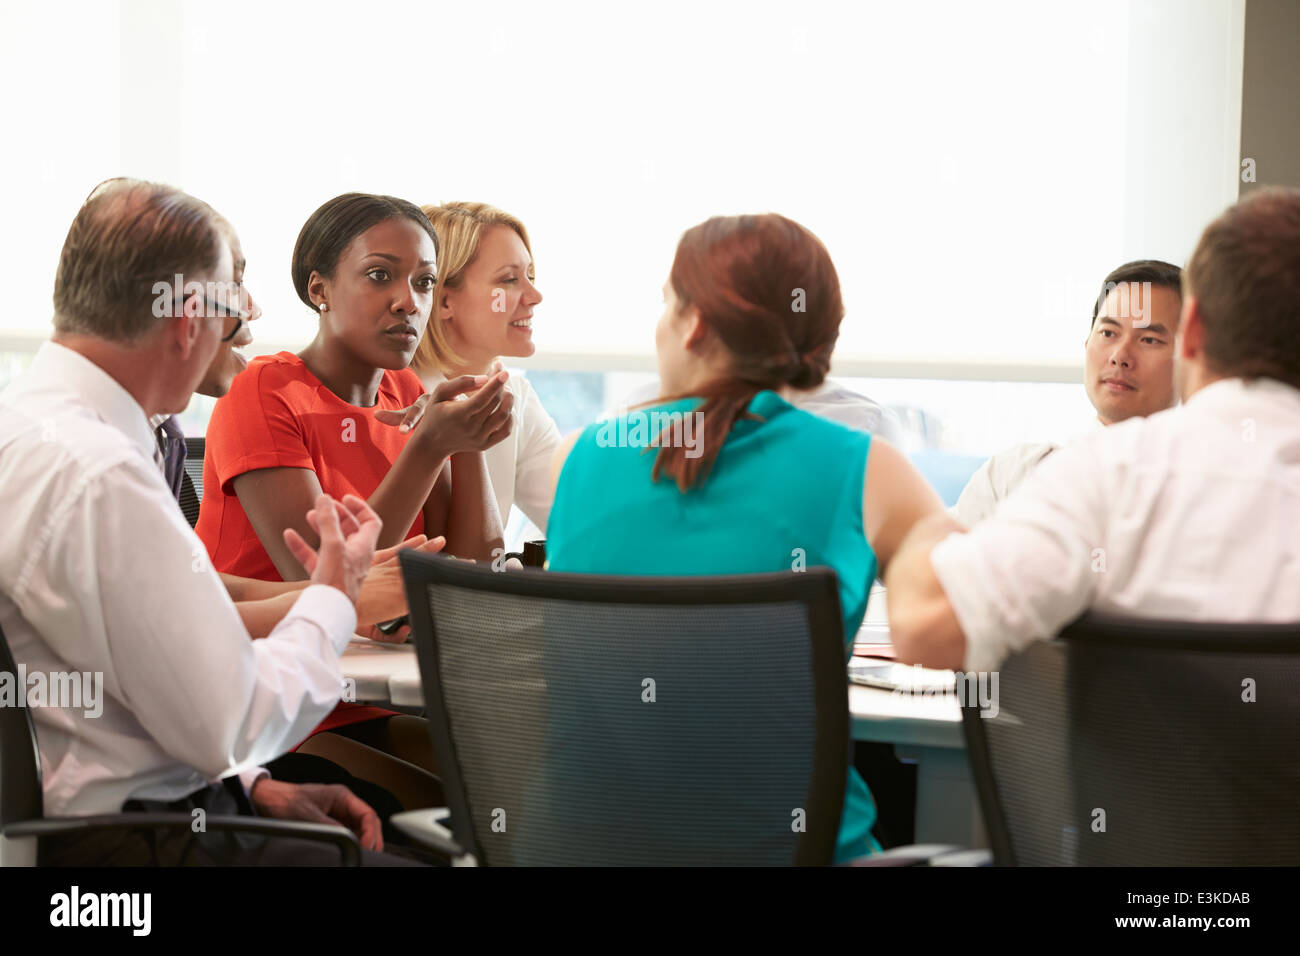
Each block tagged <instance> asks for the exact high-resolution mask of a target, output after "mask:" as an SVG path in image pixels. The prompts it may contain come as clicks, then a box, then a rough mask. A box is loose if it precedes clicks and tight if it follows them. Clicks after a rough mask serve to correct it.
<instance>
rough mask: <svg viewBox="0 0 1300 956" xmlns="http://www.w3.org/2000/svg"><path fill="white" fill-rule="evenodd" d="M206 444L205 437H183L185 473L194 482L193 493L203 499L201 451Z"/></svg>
mask: <svg viewBox="0 0 1300 956" xmlns="http://www.w3.org/2000/svg"><path fill="white" fill-rule="evenodd" d="M206 444H207V439H205V438H186V439H185V473H186V474H187V475H189V476H190V481H191V482H193V483H194V493H195V494H196V495H197V496H198V498H199V500H200V501H202V500H203V451H204V446H205V445H206Z"/></svg>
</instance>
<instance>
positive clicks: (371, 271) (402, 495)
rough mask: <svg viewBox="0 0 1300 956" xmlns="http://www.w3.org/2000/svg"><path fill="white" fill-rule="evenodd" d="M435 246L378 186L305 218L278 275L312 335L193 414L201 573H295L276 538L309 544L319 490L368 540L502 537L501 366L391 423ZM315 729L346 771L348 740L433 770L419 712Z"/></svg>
mask: <svg viewBox="0 0 1300 956" xmlns="http://www.w3.org/2000/svg"><path fill="white" fill-rule="evenodd" d="M436 255H437V240H436V237H435V235H434V232H433V227H432V225H431V224H430V223H429V220H428V218H427V217H425V215H424V213H423V212H421V211H420V209H419V208H418V207H416V206H414V205H413V204H411V203H408V202H406V201H404V200H401V199H395V198H393V197H390V196H373V195H368V194H363V193H348V194H346V195H343V196H338V197H336V198H335V199H332V200H330V201H329V202H327V203H325V205H323V206H321V207H320V208H319V209H317V210H316V212H315V213H313V214H312V216H311V218H309V219H308V220H307V223H306V225H304V226H303V228H302V232H301V233H300V234H299V236H298V242H297V244H296V246H295V248H294V255H293V267H292V272H293V282H294V287H295V288H296V289H297V292H298V297H299V298H300V299H302V301H303V302H304V303H306V304H307V305H308V306H309V307H310V308H312V310H313V311H315V312H316V313H317V314H318V315H319V317H320V329H319V331H318V333H317V335H316V338H315V339H314V340H313V341H312V343H311V344H310V345H308V346H307V347H306V348H305V349H303V350H302V352H300V353H298V354H297V355H294V354H292V353H289V352H281V353H279V354H277V355H268V356H262V357H260V358H258V359H255V360H254V361H253V362H252V363H250V364H249V367H248V368H247V369H246V370H245V371H244V372H242V373H241V374H240V375H238V376H237V377H236V378H235V381H234V384H233V386H232V387H231V389H230V392H229V393H228V394H227V395H226V396H225V397H223V398H222V399H220V400H219V401H218V402H217V405H216V408H215V409H214V410H213V413H212V418H211V421H210V422H209V424H208V430H207V451H206V455H205V460H204V465H203V469H204V475H203V477H204V497H203V506H202V510H201V512H200V515H199V522H198V526H197V527H196V529H195V530H196V532H197V533H198V535H199V537H200V538H201V539H202V540H203V543H204V544H205V545H206V546H207V549H208V553H209V554H210V555H211V557H212V562H213V564H214V565H215V567H216V568H217V570H219V571H223V572H226V573H229V574H236V575H240V576H243V577H250V578H259V579H262V580H268V581H275V580H285V581H292V580H301V579H303V578H305V577H306V576H307V572H306V570H305V569H304V568H303V567H302V565H301V564H299V563H298V561H297V559H296V558H294V556H293V554H292V552H291V551H290V549H289V547H288V545H287V544H286V543H285V537H284V536H285V532H286V531H287V530H289V529H292V530H293V531H296V532H297V533H298V534H300V535H302V537H303V538H304V539H306V541H307V542H308V543H309V544H312V545H313V546H314V544H315V542H316V540H317V534H316V530H315V529H314V528H313V527H311V526H310V525H309V523H308V521H307V518H306V516H307V513H308V512H309V511H310V510H311V507H312V504H313V502H314V501H315V499H316V496H317V495H319V494H320V493H321V492H322V491H324V492H325V493H326V494H330V495H333V496H335V497H337V498H339V499H340V500H341V499H342V496H343V495H345V494H355V495H357V496H359V497H361V498H364V499H366V500H367V502H368V503H369V504H370V506H371V508H373V509H374V510H375V512H376V513H378V515H379V517H380V518H381V519H382V520H383V523H384V524H383V530H382V532H381V534H380V540H379V544H378V547H380V548H384V547H389V546H392V545H394V544H397V543H399V542H401V541H403V540H405V539H407V538H410V537H413V536H416V535H419V534H427V535H428V536H429V537H431V538H432V537H436V536H438V535H443V536H445V537H446V541H447V544H446V550H447V551H448V552H450V553H452V554H455V555H458V556H460V557H466V558H476V559H487V558H490V557H492V554H493V550H494V549H495V548H500V547H501V546H502V538H503V535H502V531H501V521H500V517H499V516H498V515H497V509H496V504H495V499H494V498H493V496H492V489H491V485H490V484H489V482H488V478H487V469H486V466H485V464H484V460H483V450H484V449H486V448H490V447H491V446H492V445H494V444H496V443H497V442H499V441H501V440H502V439H503V438H505V437H506V436H507V435H508V434H509V431H510V408H511V402H512V399H511V396H510V392H509V391H508V390H507V389H505V388H504V387H503V386H504V383H505V381H506V378H507V375H506V373H504V372H501V373H498V374H496V375H493V376H478V377H471V376H462V377H461V378H458V379H454V380H452V381H449V382H446V383H444V384H443V385H442V386H440V388H439V389H438V391H437V392H435V393H434V394H433V396H432V399H433V401H432V402H430V403H429V405H428V408H427V410H425V412H424V414H423V416H422V417H421V418H420V419H419V421H418V422H417V424H416V425H415V426H414V427H413V428H411V429H409V431H408V430H407V429H406V427H405V426H401V425H400V424H399V423H400V422H402V412H403V410H404V409H406V408H407V407H408V406H410V405H412V404H414V403H415V400H416V399H417V398H418V397H419V396H420V394H421V393H422V391H423V388H422V387H421V385H420V381H419V379H418V378H417V377H416V375H415V373H414V372H411V371H410V370H409V369H408V368H407V366H408V365H409V364H410V361H411V358H412V356H413V355H414V353H415V349H416V346H417V344H418V343H419V341H420V337H421V336H422V335H423V333H424V328H425V325H426V324H427V322H428V319H429V313H430V310H431V308H432V304H433V286H434V279H435V274H434V265H435V259H436ZM466 393H467V394H466ZM462 394H465V395H466V397H465V398H464V399H462V400H459V401H456V400H453V399H455V398H456V397H457V396H460V395H462ZM498 553H499V552H498ZM372 633H373V632H372ZM326 730H329V731H333V732H334V733H335V734H338V735H342V736H343V737H346V738H349V740H348V741H347V742H345V743H339V742H338V741H337V740H334V741H333V742H332V743H331V742H330V741H323V740H317V741H315V742H314V749H315V750H316V751H317V752H321V753H322V755H323V756H329V757H330V758H331V759H333V760H335V761H336V762H338V763H342V764H343V765H344V766H347V767H348V768H349V769H350V770H352V772H353V773H354V774H356V775H357V776H360V777H367V778H369V779H374V778H375V776H376V774H375V772H374V769H375V767H374V766H372V765H374V764H380V763H382V761H381V760H378V759H377V758H378V757H380V756H381V755H379V754H373V753H366V752H365V751H364V750H360V749H358V747H357V745H358V744H360V745H365V747H366V748H375V749H377V750H379V751H382V752H383V753H387V754H392V755H394V756H397V757H399V758H401V759H403V760H405V761H407V762H408V763H414V764H416V765H417V766H422V767H424V768H426V769H427V770H430V771H432V770H433V757H432V752H431V747H430V745H429V735H428V730H427V727H426V726H425V724H424V722H423V721H422V720H418V719H416V718H410V717H406V716H404V715H396V714H393V713H392V712H390V711H386V710H382V709H380V708H376V707H358V706H356V705H354V704H340V705H339V707H338V708H336V709H335V711H334V713H333V714H331V715H330V717H329V718H327V719H326V721H325V722H324V723H322V724H321V726H320V727H319V728H317V733H318V734H319V733H320V732H321V731H326ZM323 748H324V749H327V750H328V753H326V752H324V749H323ZM340 748H341V750H340ZM367 762H368V763H367ZM359 764H367V765H366V766H360V765H359ZM376 782H381V783H385V785H389V786H390V789H393V790H394V792H395V793H397V795H398V797H399V799H401V798H402V797H403V793H402V791H403V789H405V790H406V791H407V793H408V794H409V787H406V788H404V787H403V786H402V785H400V784H399V785H397V786H392V785H391V784H392V781H391V780H376ZM403 802H404V803H406V802H408V800H406V799H404V800H403ZM426 805H427V804H426Z"/></svg>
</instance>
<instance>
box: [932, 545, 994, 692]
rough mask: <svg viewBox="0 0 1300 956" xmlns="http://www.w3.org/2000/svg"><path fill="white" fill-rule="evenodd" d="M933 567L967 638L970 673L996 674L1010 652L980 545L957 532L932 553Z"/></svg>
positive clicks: (966, 661) (967, 660) (967, 664)
mask: <svg viewBox="0 0 1300 956" xmlns="http://www.w3.org/2000/svg"><path fill="white" fill-rule="evenodd" d="M930 566H931V567H933V568H934V574H935V577H937V578H938V579H939V586H940V587H942V588H943V592H944V594H945V595H947V597H948V603H949V604H950V605H952V610H953V614H955V615H956V617H957V623H958V624H960V625H961V629H962V633H963V634H965V635H966V659H965V661H963V665H962V669H963V670H964V671H965V672H966V673H968V674H973V673H978V672H980V671H992V670H996V669H997V666H998V665H999V664H1000V663H1002V658H1003V657H1005V656H1006V653H1007V650H1008V648H1007V647H1005V646H1003V641H1002V640H1001V639H999V628H998V625H997V620H996V614H995V613H994V609H993V607H992V606H991V601H990V595H989V594H988V588H987V586H986V584H985V582H984V581H983V580H982V579H983V575H981V574H980V567H981V557H980V552H979V544H978V542H977V541H976V540H975V537H974V536H973V535H971V534H959V533H956V532H954V533H953V534H950V535H948V537H946V538H944V539H943V540H942V541H940V542H939V543H938V544H936V545H935V546H934V547H933V548H932V549H931V550H930Z"/></svg>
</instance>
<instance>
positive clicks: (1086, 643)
mask: <svg viewBox="0 0 1300 956" xmlns="http://www.w3.org/2000/svg"><path fill="white" fill-rule="evenodd" d="M987 686H991V685H987ZM987 686H986V689H987ZM1297 686H1300V625H1238V624H1203V623H1197V624H1185V623H1172V622H1159V621H1136V620H1127V621H1126V620H1118V619H1114V618H1106V617H1102V616H1099V615H1091V614H1090V615H1085V616H1084V617H1083V618H1081V619H1080V620H1079V621H1077V622H1075V623H1074V624H1073V625H1071V626H1070V627H1068V628H1066V629H1065V630H1064V631H1063V632H1062V633H1061V635H1060V636H1059V637H1058V638H1057V639H1056V640H1053V641H1048V642H1037V643H1035V644H1033V645H1031V646H1030V647H1029V648H1028V649H1027V650H1026V651H1024V652H1022V653H1020V654H1017V655H1015V656H1013V657H1011V658H1009V659H1008V660H1007V661H1006V662H1004V664H1003V665H1002V668H1001V670H1000V671H999V672H998V685H997V694H996V695H995V701H994V703H995V706H988V698H987V696H986V698H985V702H984V703H983V704H981V703H979V702H978V701H977V700H976V699H975V695H974V694H973V693H969V692H968V693H966V694H965V695H964V700H963V708H962V717H963V725H964V727H965V731H966V739H967V744H968V746H969V748H970V755H971V766H972V770H973V772H974V775H975V781H976V785H977V787H978V789H979V792H980V802H981V805H982V809H983V813H984V818H985V823H986V825H987V827H988V830H989V840H990V843H991V845H992V848H993V853H994V859H995V861H996V862H997V863H999V864H1002V865H1016V864H1018V865H1031V866H1044V865H1049V866H1051V865H1057V866H1073V865H1084V866H1107V865H1126V866H1132V865H1137V866H1214V865H1289V866H1294V865H1296V864H1300V817H1298V816H1297V813H1296V795H1297V794H1298V793H1300V695H1297V693H1296V688H1297ZM960 689H961V688H960V685H959V691H960ZM981 711H983V713H984V714H985V716H981Z"/></svg>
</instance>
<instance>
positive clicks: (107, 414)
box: [28, 341, 158, 460]
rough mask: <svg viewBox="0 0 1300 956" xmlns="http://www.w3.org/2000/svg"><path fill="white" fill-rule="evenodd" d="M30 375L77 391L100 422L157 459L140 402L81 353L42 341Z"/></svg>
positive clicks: (147, 419)
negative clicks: (111, 427) (114, 429)
mask: <svg viewBox="0 0 1300 956" xmlns="http://www.w3.org/2000/svg"><path fill="white" fill-rule="evenodd" d="M28 374H32V375H36V376H38V377H40V378H43V379H46V380H49V381H54V382H58V383H60V384H62V385H64V386H65V387H66V388H67V389H68V390H69V391H71V392H75V393H76V394H77V395H78V396H79V397H81V398H82V399H83V400H84V401H85V403H86V405H88V406H89V407H90V409H91V410H92V411H93V412H94V413H95V415H96V416H98V418H99V420H100V421H102V422H105V423H107V424H109V425H112V426H113V427H114V428H116V429H117V430H118V431H120V432H121V433H122V434H123V435H125V436H126V437H127V438H129V439H130V440H131V443H132V444H134V445H135V446H136V447H138V448H139V449H140V451H141V452H142V453H143V454H144V455H145V457H146V458H149V459H150V460H152V459H153V457H154V451H155V450H156V449H157V447H158V443H157V441H156V439H155V438H154V430H153V429H152V428H150V427H149V418H148V416H146V415H145V413H144V409H143V408H141V407H140V403H139V402H137V401H136V400H135V398H134V397H133V396H132V395H131V393H130V392H128V391H127V390H126V389H124V388H123V387H122V386H121V385H119V384H118V382H117V380H116V379H115V378H113V376H111V375H109V374H108V373H107V372H105V371H104V370H103V369H102V368H100V367H99V366H98V365H96V364H95V363H94V362H92V361H90V359H88V358H86V357H85V356H84V355H82V354H81V353H80V352H76V351H74V350H72V349H70V348H68V347H67V346H64V345H60V344H59V343H57V342H49V341H47V342H42V343H41V347H40V348H39V349H37V351H36V357H35V358H33V359H32V364H31V367H30V369H29V370H28Z"/></svg>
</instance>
